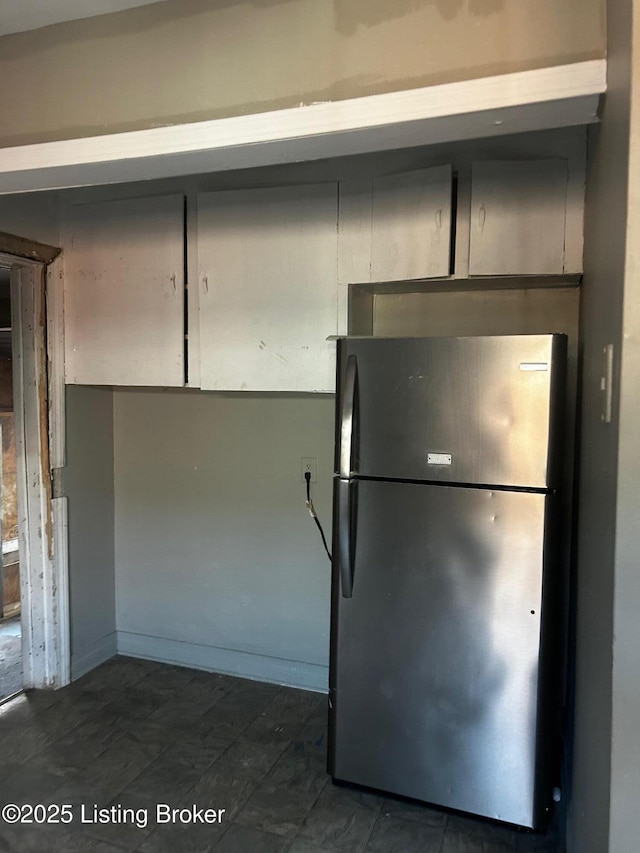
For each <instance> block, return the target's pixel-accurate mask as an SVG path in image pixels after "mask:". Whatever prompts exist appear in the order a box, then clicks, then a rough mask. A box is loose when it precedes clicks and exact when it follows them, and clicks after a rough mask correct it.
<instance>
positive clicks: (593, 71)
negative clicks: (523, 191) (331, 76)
mask: <svg viewBox="0 0 640 853" xmlns="http://www.w3.org/2000/svg"><path fill="white" fill-rule="evenodd" d="M605 89H606V60H593V61H589V62H578V63H574V64H572V65H561V66H554V67H551V68H542V69H538V70H535V71H523V72H519V73H516V74H504V75H501V76H498V77H484V78H481V79H476V80H466V81H463V82H460V83H447V84H444V85H440V86H430V87H426V88H423V89H411V90H408V91H401V92H391V93H389V94H385V95H371V96H368V97H364V98H354V99H351V100H345V101H333V102H327V103H319V104H311V105H309V106H302V105H301V106H299V107H293V108H291V109H285V110H277V111H273V112H264V113H254V114H252V115H246V116H235V117H232V118H223V119H216V120H212V121H203V122H195V123H192V124H181V125H174V126H172V127H160V128H152V129H150V130H139V131H130V132H127V133H115V134H109V135H106V136H93V137H87V138H83V139H69V140H63V141H59V142H43V143H38V144H36V145H23V146H16V147H13V148H0V193H4V194H6V193H18V192H29V191H32V190H47V189H62V188H65V187H75V186H90V185H95V184H110V183H121V182H126V181H139V180H147V179H153V178H161V177H172V176H178V175H189V174H197V173H202V172H218V171H224V170H227V169H243V168H249V167H254V166H266V165H273V164H276V163H288V162H295V161H301V160H317V159H323V158H326V157H338V156H344V155H350V154H361V153H365V152H370V151H384V150H388V149H394V148H408V147H412V146H418V145H428V144H432V143H438V142H453V141H456V140H462V139H474V138H481V137H487V136H503V135H505V134H511V133H523V132H527V131H535V130H547V129H550V128H555V127H569V126H572V125H583V124H590V123H593V122H596V121H597V120H598V115H597V114H598V105H599V100H600V95H601V94H602V93H603V92H604V91H605Z"/></svg>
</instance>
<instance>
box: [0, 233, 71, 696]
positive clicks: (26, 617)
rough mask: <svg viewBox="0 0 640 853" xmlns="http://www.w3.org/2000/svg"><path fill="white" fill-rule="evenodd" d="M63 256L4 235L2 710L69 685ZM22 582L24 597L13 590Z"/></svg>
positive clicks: (0, 350)
mask: <svg viewBox="0 0 640 853" xmlns="http://www.w3.org/2000/svg"><path fill="white" fill-rule="evenodd" d="M6 249H8V251H7V250H6ZM15 249H17V253H16V252H15V251H14V250H15ZM58 255H59V250H58V249H55V248H53V247H48V246H44V245H43V244H39V243H31V242H30V241H26V240H24V239H23V238H18V237H14V236H12V235H9V234H3V233H0V330H1V331H0V380H1V378H2V371H4V372H5V373H6V376H7V380H8V381H7V383H6V384H7V385H8V383H9V381H10V382H11V396H10V400H8V399H5V400H4V404H5V405H4V407H3V406H2V399H1V398H0V426H1V427H4V429H3V430H2V431H3V433H4V439H3V447H4V448H6V450H7V453H6V454H5V453H3V454H2V456H3V459H2V461H5V460H6V461H5V465H4V469H5V477H4V478H0V482H1V479H4V483H3V484H2V485H3V486H4V487H5V488H1V489H0V495H1V496H2V497H3V498H7V500H3V501H2V506H0V510H1V511H0V520H2V519H3V516H4V512H5V511H6V512H7V521H6V523H5V525H4V531H2V535H0V540H1V541H2V544H3V546H4V547H3V548H2V551H3V552H4V553H1V554H0V557H1V558H2V559H1V560H0V569H1V572H0V574H1V575H2V577H0V581H1V583H0V590H1V595H0V702H3V701H5V700H6V699H7V698H8V697H9V696H11V695H15V694H16V692H21V691H22V690H23V689H24V690H27V689H30V688H55V687H62V686H64V685H65V684H68V683H69V619H68V615H69V614H68V572H67V522H66V518H67V512H66V498H64V497H56V483H57V482H58V481H59V480H60V477H59V476H56V475H60V474H61V471H62V468H63V466H64V375H63V365H64V361H63V357H62V351H63V344H64V337H63V335H64V331H63V326H62V317H63V314H62V277H61V271H62V267H61V264H60V262H59V261H57V260H56V259H57V258H58ZM49 291H50V292H49ZM49 297H51V299H49ZM49 302H51V306H49ZM49 308H51V310H49ZM50 345H51V350H53V351H54V354H53V355H52V354H51V351H50ZM9 362H10V364H9ZM0 384H1V383H0ZM0 394H1V391H0ZM3 408H4V411H3V410H2V409H3ZM12 427H13V438H12V435H11V431H12V430H11V428H12ZM12 445H13V448H12ZM12 478H13V481H14V482H15V488H13V481H12ZM58 490H59V486H58ZM12 497H13V498H14V501H15V504H14V505H15V516H12V501H11V498H12ZM16 540H17V541H16ZM18 579H19V581H18ZM5 580H6V583H5ZM17 583H19V594H16V590H15V588H13V589H12V588H10V587H11V586H12V585H13V586H14V587H15V585H17ZM5 590H6V593H5ZM18 613H19V621H18V618H16V617H18ZM3 658H4V660H3ZM3 675H4V676H5V677H4V682H5V683H4V684H3ZM16 688H17V689H16Z"/></svg>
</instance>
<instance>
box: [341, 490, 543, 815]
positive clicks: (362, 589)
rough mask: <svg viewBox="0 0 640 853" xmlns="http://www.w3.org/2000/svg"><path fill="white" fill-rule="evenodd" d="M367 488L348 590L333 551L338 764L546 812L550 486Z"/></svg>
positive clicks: (384, 783) (474, 809) (357, 772)
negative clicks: (542, 662)
mask: <svg viewBox="0 0 640 853" xmlns="http://www.w3.org/2000/svg"><path fill="white" fill-rule="evenodd" d="M355 488H356V490H357V530H356V532H355V536H356V539H355V542H352V548H353V552H354V561H353V566H352V590H351V592H352V596H351V597H350V598H346V597H344V595H343V591H342V583H341V578H340V574H339V566H334V577H333V593H332V594H333V601H332V628H331V668H330V705H331V712H330V739H329V772H330V773H331V775H332V776H333V777H334V779H336V780H341V781H346V782H352V783H357V784H360V785H365V786H368V787H372V788H378V789H381V790H385V791H388V792H392V793H395V794H401V795H404V796H408V797H413V798H415V799H419V800H423V801H425V802H430V803H435V804H439V805H442V806H447V807H450V808H454V809H459V810H461V811H466V812H470V813H473V814H478V815H484V816H486V817H490V818H494V819H497V820H501V821H505V822H509V823H514V824H519V825H522V826H528V827H533V826H535V825H537V824H538V822H539V819H540V814H538V813H539V812H540V807H539V806H538V805H537V802H538V801H537V799H536V787H537V784H538V782H539V781H540V780H538V779H537V778H536V777H537V775H539V773H540V766H541V765H540V763H539V762H537V761H536V753H537V748H538V750H539V746H540V743H541V741H540V738H541V726H542V722H541V720H539V719H538V707H539V704H540V702H539V675H540V666H539V659H540V634H541V606H542V582H543V553H544V540H545V514H546V503H547V501H548V498H547V497H546V496H545V495H544V494H539V493H523V492H507V491H489V490H483V489H465V488H456V487H449V486H443V485H427V484H410V483H395V482H377V481H358V482H357V483H356V484H355Z"/></svg>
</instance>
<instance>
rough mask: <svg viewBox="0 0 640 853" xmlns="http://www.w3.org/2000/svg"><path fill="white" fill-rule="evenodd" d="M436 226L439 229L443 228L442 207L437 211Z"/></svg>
mask: <svg viewBox="0 0 640 853" xmlns="http://www.w3.org/2000/svg"><path fill="white" fill-rule="evenodd" d="M436 228H437V229H438V230H441V229H442V208H440V210H438V211H436Z"/></svg>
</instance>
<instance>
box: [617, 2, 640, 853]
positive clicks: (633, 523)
mask: <svg viewBox="0 0 640 853" xmlns="http://www.w3.org/2000/svg"><path fill="white" fill-rule="evenodd" d="M632 36H633V41H632V48H631V56H632V66H631V81H632V84H631V86H632V89H631V128H630V130H631V134H630V146H629V153H630V156H629V186H628V209H627V235H626V236H627V243H626V268H625V284H624V298H623V303H622V345H621V363H620V430H619V441H618V465H619V468H618V471H619V474H618V494H617V510H618V511H617V517H616V559H615V572H616V573H615V586H614V609H613V637H614V640H613V690H612V693H613V701H612V750H611V816H610V828H609V849H610V850H611V851H616V853H634V851H635V850H637V849H638V838H640V812H639V810H638V792H639V791H640V736H639V733H640V656H639V655H638V649H639V648H640V619H639V617H638V614H640V572H639V571H638V565H639V563H640V533H639V532H638V518H639V517H640V437H639V436H638V425H639V424H640V196H639V192H640V93H639V92H638V89H637V81H639V80H640V75H639V66H640V9H639V7H638V3H634V4H633V30H632ZM625 44H626V40H625Z"/></svg>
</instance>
